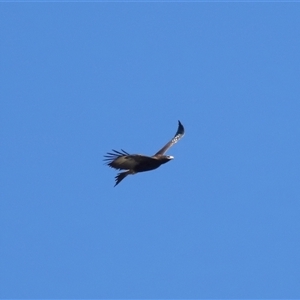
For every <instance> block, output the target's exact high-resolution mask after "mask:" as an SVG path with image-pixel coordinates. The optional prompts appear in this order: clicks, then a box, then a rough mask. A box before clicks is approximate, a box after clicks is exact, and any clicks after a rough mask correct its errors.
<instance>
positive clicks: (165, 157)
mask: <svg viewBox="0 0 300 300" xmlns="http://www.w3.org/2000/svg"><path fill="white" fill-rule="evenodd" d="M173 158H174V156H171V155H162V156H161V157H160V161H161V162H162V164H165V163H167V162H168V161H170V160H172V159H173Z"/></svg>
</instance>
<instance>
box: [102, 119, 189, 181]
mask: <svg viewBox="0 0 300 300" xmlns="http://www.w3.org/2000/svg"><path fill="white" fill-rule="evenodd" d="M183 136H184V127H183V125H182V124H181V122H180V121H178V129H177V131H176V133H175V135H174V137H173V138H172V139H171V140H170V141H169V142H168V143H167V144H166V145H165V146H163V147H162V148H161V149H160V150H159V151H158V152H156V153H155V154H154V155H153V156H146V155H142V154H129V153H128V152H126V151H125V150H123V149H121V151H117V150H112V152H107V154H106V155H104V161H105V164H106V165H108V166H109V167H111V168H114V169H116V170H126V171H125V172H120V173H118V174H117V176H116V177H115V186H117V185H118V184H119V183H120V182H121V181H122V180H123V179H124V178H125V177H126V176H128V175H134V174H136V173H140V172H146V171H152V170H155V169H157V168H158V167H160V166H161V165H163V164H165V163H167V162H169V161H170V160H172V159H174V157H173V156H171V155H164V154H165V153H166V152H167V150H169V148H171V147H172V146H173V145H174V144H176V143H177V142H178V141H179V140H180V139H181V138H182V137H183Z"/></svg>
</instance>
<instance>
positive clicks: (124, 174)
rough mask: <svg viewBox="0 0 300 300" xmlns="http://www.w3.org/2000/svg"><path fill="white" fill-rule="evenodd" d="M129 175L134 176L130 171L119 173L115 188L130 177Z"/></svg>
mask: <svg viewBox="0 0 300 300" xmlns="http://www.w3.org/2000/svg"><path fill="white" fill-rule="evenodd" d="M129 174H132V172H131V171H130V170H129V171H126V172H121V173H119V174H118V175H117V176H116V177H115V179H116V184H115V186H116V185H118V184H119V183H120V182H121V181H122V180H123V179H124V178H125V177H126V176H127V175H129Z"/></svg>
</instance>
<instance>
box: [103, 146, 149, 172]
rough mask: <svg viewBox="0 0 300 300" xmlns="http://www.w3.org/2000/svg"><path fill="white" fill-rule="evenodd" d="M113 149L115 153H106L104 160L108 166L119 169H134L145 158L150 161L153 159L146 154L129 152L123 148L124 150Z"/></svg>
mask: <svg viewBox="0 0 300 300" xmlns="http://www.w3.org/2000/svg"><path fill="white" fill-rule="evenodd" d="M112 151H113V153H107V155H104V157H105V158H104V161H106V164H107V165H108V166H110V167H111V168H114V169H117V170H132V169H134V168H135V167H136V166H137V165H139V164H141V163H143V162H144V161H145V160H147V161H148V160H149V159H151V158H150V157H147V156H144V155H139V154H129V153H127V152H126V151H124V150H122V149H121V151H122V152H120V151H116V150H112Z"/></svg>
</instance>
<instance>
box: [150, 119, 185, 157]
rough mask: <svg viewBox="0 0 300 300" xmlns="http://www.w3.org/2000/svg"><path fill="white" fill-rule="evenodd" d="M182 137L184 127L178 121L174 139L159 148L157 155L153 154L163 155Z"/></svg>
mask: <svg viewBox="0 0 300 300" xmlns="http://www.w3.org/2000/svg"><path fill="white" fill-rule="evenodd" d="M183 136H184V127H183V126H182V124H181V123H180V121H178V129H177V132H176V133H175V135H174V137H173V138H172V140H171V141H169V142H168V143H167V144H166V145H165V146H164V147H163V148H161V149H160V150H159V151H158V152H157V153H155V154H154V156H156V155H163V154H164V153H165V152H167V150H168V149H169V148H171V147H172V146H173V145H174V144H176V143H177V142H178V141H179V140H180V139H181V138H182V137H183Z"/></svg>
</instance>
